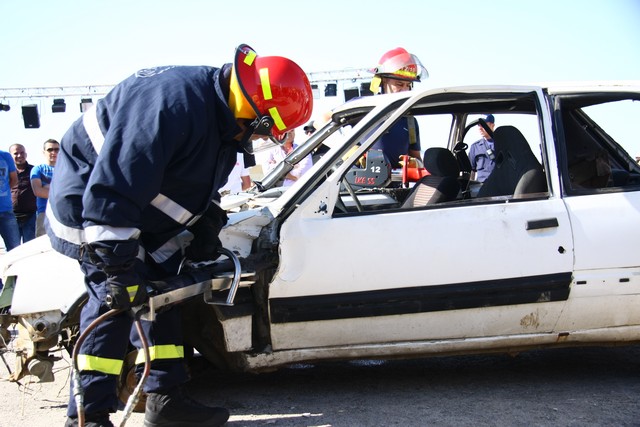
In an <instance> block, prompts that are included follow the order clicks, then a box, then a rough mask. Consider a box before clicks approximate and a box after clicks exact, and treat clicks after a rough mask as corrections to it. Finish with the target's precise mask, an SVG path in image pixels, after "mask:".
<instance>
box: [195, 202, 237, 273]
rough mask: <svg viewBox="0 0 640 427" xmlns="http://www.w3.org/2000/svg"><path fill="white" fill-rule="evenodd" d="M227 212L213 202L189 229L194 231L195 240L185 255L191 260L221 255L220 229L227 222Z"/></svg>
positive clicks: (202, 259)
mask: <svg viewBox="0 0 640 427" xmlns="http://www.w3.org/2000/svg"><path fill="white" fill-rule="evenodd" d="M227 221H228V218H227V212H225V211H224V210H223V209H222V208H221V207H220V206H218V205H217V204H215V203H211V204H210V205H209V207H208V208H207V210H206V211H205V212H204V214H203V215H202V217H201V218H200V219H199V220H198V221H197V222H196V223H195V224H194V225H192V226H191V227H189V228H188V230H189V231H190V232H191V233H193V240H192V241H191V244H190V245H189V246H188V247H187V249H186V251H185V255H186V257H187V258H188V259H190V260H191V261H207V260H215V259H216V258H218V257H219V256H220V254H219V253H218V248H219V247H221V246H222V243H220V238H219V237H218V234H220V230H222V227H224V226H225V225H226V224H227Z"/></svg>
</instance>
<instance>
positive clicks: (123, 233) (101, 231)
mask: <svg viewBox="0 0 640 427" xmlns="http://www.w3.org/2000/svg"><path fill="white" fill-rule="evenodd" d="M84 233H85V236H86V237H87V242H88V243H92V242H99V241H103V240H131V239H137V238H138V237H140V230H139V229H137V228H133V227H131V228H129V227H110V226H108V225H91V226H89V227H86V228H85V229H84Z"/></svg>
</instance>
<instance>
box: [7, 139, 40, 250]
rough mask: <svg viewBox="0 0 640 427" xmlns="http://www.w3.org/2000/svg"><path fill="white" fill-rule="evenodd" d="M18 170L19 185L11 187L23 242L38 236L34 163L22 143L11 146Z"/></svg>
mask: <svg viewBox="0 0 640 427" xmlns="http://www.w3.org/2000/svg"><path fill="white" fill-rule="evenodd" d="M9 153H10V154H11V155H12V156H13V161H14V163H15V164H16V169H17V172H18V185H16V186H15V187H13V188H12V189H11V200H12V202H13V213H14V214H15V215H16V219H17V220H18V229H19V230H20V239H21V241H22V243H25V242H28V241H29V240H33V239H34V238H35V237H36V196H35V194H33V188H31V179H30V178H29V176H30V175H31V169H33V165H31V164H29V162H27V151H26V149H25V148H24V145H22V144H13V145H12V146H11V147H9Z"/></svg>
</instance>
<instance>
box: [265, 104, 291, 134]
mask: <svg viewBox="0 0 640 427" xmlns="http://www.w3.org/2000/svg"><path fill="white" fill-rule="evenodd" d="M269 114H271V118H273V122H274V123H275V124H276V127H277V128H278V130H285V129H286V128H287V125H285V124H284V122H283V121H282V117H280V113H279V112H278V109H277V108H276V107H271V108H269Z"/></svg>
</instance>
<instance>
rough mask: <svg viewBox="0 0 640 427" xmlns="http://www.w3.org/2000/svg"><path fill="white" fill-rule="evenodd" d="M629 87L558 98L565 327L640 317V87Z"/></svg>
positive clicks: (608, 323)
mask: <svg viewBox="0 0 640 427" xmlns="http://www.w3.org/2000/svg"><path fill="white" fill-rule="evenodd" d="M624 90H625V89H624V88H622V87H620V88H617V90H615V91H612V92H609V93H607V92H606V91H604V90H602V89H599V90H598V92H597V93H592V92H593V91H591V92H589V91H584V92H583V93H580V92H574V93H567V94H561V95H559V96H556V98H555V102H554V105H555V108H556V114H555V117H556V118H557V120H558V122H557V123H556V128H557V131H558V132H559V135H560V136H559V138H558V142H559V151H561V152H562V153H563V156H562V162H561V168H562V170H563V177H564V179H565V180H564V186H563V191H564V193H565V194H564V200H565V203H566V206H567V209H568V213H569V219H570V221H571V224H572V228H573V235H574V245H575V266H574V275H575V278H574V280H575V287H574V290H573V292H574V294H573V298H572V301H571V304H570V305H568V306H567V310H566V311H565V313H564V315H563V317H562V318H561V323H560V325H559V327H562V328H565V329H582V330H589V329H603V328H608V330H613V329H614V328H615V327H621V328H623V327H625V326H628V325H638V324H640V313H639V312H638V310H637V307H638V303H639V302H640V297H639V294H640V253H639V252H638V250H637V246H638V241H640V229H639V228H638V224H640V166H639V165H638V163H637V160H636V159H635V158H634V157H633V156H634V155H637V153H640V150H639V149H638V147H639V145H638V144H637V129H636V123H635V121H634V118H635V117H638V115H640V105H638V102H637V100H638V99H640V93H638V92H637V90H638V88H636V89H635V90H636V91H635V92H633V91H630V92H629V93H628V94H625V93H624ZM624 335H625V334H621V335H620V336H619V337H618V339H620V340H623V339H627V338H623V336H624ZM631 336H632V337H634V338H635V334H631Z"/></svg>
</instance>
